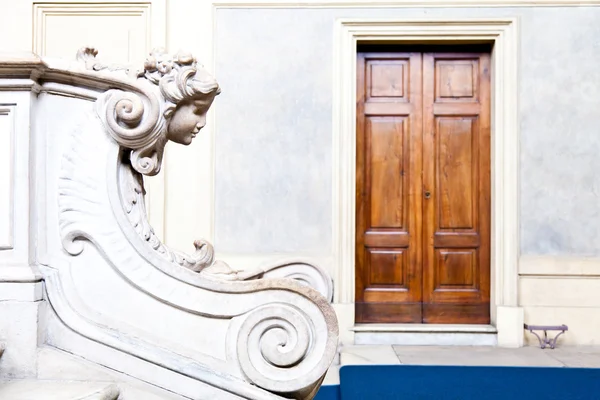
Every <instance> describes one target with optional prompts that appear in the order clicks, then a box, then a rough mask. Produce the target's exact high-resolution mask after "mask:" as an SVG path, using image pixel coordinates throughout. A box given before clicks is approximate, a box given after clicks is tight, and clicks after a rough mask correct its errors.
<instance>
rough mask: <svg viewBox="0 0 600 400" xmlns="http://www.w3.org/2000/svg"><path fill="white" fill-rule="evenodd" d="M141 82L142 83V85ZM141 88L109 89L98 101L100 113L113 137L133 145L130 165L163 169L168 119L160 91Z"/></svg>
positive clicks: (124, 144) (150, 171) (142, 169)
mask: <svg viewBox="0 0 600 400" xmlns="http://www.w3.org/2000/svg"><path fill="white" fill-rule="evenodd" d="M141 86H142V85H140V87H141ZM137 90H138V91H139V92H125V91H122V90H110V91H108V92H106V93H105V95H104V96H103V98H101V99H99V101H98V102H97V107H98V108H99V109H98V114H99V115H100V116H101V120H102V121H103V123H104V125H105V127H106V130H107V131H108V132H109V133H110V135H111V136H112V138H113V139H114V140H115V141H116V142H117V143H119V145H121V146H122V147H124V148H128V149H132V151H131V165H132V166H133V167H134V168H135V169H136V170H137V171H138V172H139V173H141V174H144V175H155V174H157V173H158V172H159V171H160V164H161V161H162V154H163V150H164V146H165V144H166V141H167V140H166V138H165V137H164V127H165V122H166V121H165V119H164V118H163V117H161V114H162V110H161V105H160V102H159V100H158V98H157V95H156V94H155V93H154V92H153V91H152V90H151V89H149V90H143V89H141V88H137Z"/></svg>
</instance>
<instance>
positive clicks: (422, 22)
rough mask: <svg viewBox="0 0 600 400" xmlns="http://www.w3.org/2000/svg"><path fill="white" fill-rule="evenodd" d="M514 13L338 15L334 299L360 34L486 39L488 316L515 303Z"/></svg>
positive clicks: (347, 219)
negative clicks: (454, 16) (489, 234)
mask: <svg viewBox="0 0 600 400" xmlns="http://www.w3.org/2000/svg"><path fill="white" fill-rule="evenodd" d="M517 24H518V22H517V19H516V18H503V19H490V18H484V19H469V20H449V19H419V20H380V19H367V20H358V19H353V20H339V21H338V22H337V26H336V29H335V39H334V51H335V53H334V62H333V76H334V87H333V90H334V93H333V127H334V128H333V129H334V132H333V182H334V192H333V213H334V222H333V229H334V231H333V243H334V246H335V248H334V252H335V255H334V263H333V270H334V271H333V276H334V280H335V283H336V286H335V287H336V297H335V299H334V301H335V302H336V303H353V302H354V296H355V262H354V257H355V207H356V205H355V186H356V184H355V175H356V146H355V143H356V45H357V42H359V41H362V40H370V41H372V40H375V41H382V42H384V41H390V40H393V41H395V42H401V41H403V40H410V41H419V42H429V41H445V42H449V43H452V42H459V41H460V42H469V41H471V42H473V41H482V40H484V41H489V42H493V43H494V49H493V51H492V146H491V148H492V238H491V243H492V254H491V269H492V279H491V285H492V292H491V302H492V321H493V322H494V318H495V317H496V308H497V307H500V306H517V305H518V271H517V265H518V263H517V261H518V237H519V236H518V233H519V229H518V228H519V214H518V210H519V209H518V154H519V148H518V145H519V142H518V138H519V124H518V115H517V106H518V102H517V101H518V90H517V83H518V79H517V66H518V50H519V44H518V35H517Z"/></svg>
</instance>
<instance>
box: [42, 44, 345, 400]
mask: <svg viewBox="0 0 600 400" xmlns="http://www.w3.org/2000/svg"><path fill="white" fill-rule="evenodd" d="M96 55H97V51H96V50H95V49H92V48H83V49H81V50H80V51H79V53H78V54H77V62H76V63H75V64H69V65H64V64H60V63H57V64H56V65H54V64H49V65H48V66H46V67H45V69H43V70H42V71H39V72H38V73H37V74H38V75H39V76H40V77H41V78H40V79H41V80H42V79H43V81H42V82H43V83H42V84H41V85H40V92H41V93H42V94H41V95H40V99H41V100H40V101H41V103H40V104H41V106H40V109H43V108H44V107H47V108H48V110H52V107H62V106H63V103H62V102H65V101H68V102H70V103H68V104H69V107H70V108H69V110H70V113H69V115H68V116H66V117H65V118H60V119H59V118H57V119H54V120H53V122H52V124H50V125H52V126H50V125H49V127H48V128H46V129H48V130H49V131H48V132H50V130H53V129H54V130H56V131H58V132H62V130H63V129H64V130H65V132H64V134H62V136H61V135H47V137H48V139H47V140H50V141H51V143H50V147H49V148H59V149H60V148H62V151H58V152H53V153H51V152H50V150H48V154H49V155H48V156H47V157H48V158H49V159H52V157H57V158H58V161H57V163H56V165H59V166H57V167H56V168H54V167H50V168H49V169H48V171H47V172H45V174H46V175H47V177H48V178H47V179H48V180H49V181H52V179H55V180H54V182H57V185H56V189H55V190H56V195H57V198H58V200H57V201H56V200H52V199H55V198H56V197H55V198H52V195H51V193H52V190H53V189H52V188H49V189H47V190H48V192H49V195H48V198H49V199H51V200H49V202H48V204H47V205H45V207H46V209H45V210H44V211H43V214H47V215H49V217H48V221H49V222H48V228H47V229H46V230H45V231H43V232H42V234H41V236H43V237H48V239H44V240H42V241H41V242H40V243H42V244H44V243H48V244H47V245H45V244H44V245H40V250H39V251H40V252H41V253H42V256H41V258H42V259H44V260H46V261H44V262H42V263H41V265H40V270H41V271H42V273H43V275H44V278H45V281H46V291H47V294H48V299H49V301H50V303H51V304H52V310H53V312H54V313H55V314H56V320H57V321H60V322H59V323H58V322H57V323H56V324H55V325H56V328H55V329H56V330H57V332H59V333H60V334H58V333H57V334H50V335H48V345H51V346H56V347H59V348H61V349H64V350H66V351H69V352H72V353H75V354H79V355H81V356H82V357H84V358H88V359H91V360H96V359H97V360H98V362H100V363H103V364H104V365H107V366H109V367H111V368H113V369H117V370H122V368H125V367H124V366H123V365H125V364H126V365H133V364H131V363H129V362H128V363H125V364H123V365H121V364H111V362H114V363H116V362H117V361H111V360H119V359H120V357H122V356H120V355H117V353H118V354H126V355H128V356H131V357H134V358H135V359H136V360H141V361H140V363H141V364H138V366H137V367H135V368H134V367H132V368H131V370H128V371H126V372H127V373H128V374H130V375H133V376H138V377H139V378H140V379H144V380H148V379H149V378H148V376H153V377H155V378H153V379H157V380H158V381H156V382H153V383H155V384H156V385H159V386H162V387H165V388H169V389H170V390H173V391H175V392H177V393H182V394H184V395H186V396H188V397H191V398H198V396H200V398H206V397H211V396H212V397H215V396H216V398H240V397H241V398H250V399H263V398H264V399H275V398H282V397H283V398H297V399H309V398H312V397H313V396H314V395H315V393H316V391H317V390H318V387H319V385H320V383H321V381H322V379H323V377H324V375H325V373H326V371H327V369H328V367H329V365H330V364H331V362H332V360H333V358H334V355H335V352H336V349H337V338H338V327H337V321H336V317H335V313H334V311H333V309H332V307H331V305H330V304H329V303H330V302H331V300H332V296H333V285H332V281H331V278H330V277H329V275H328V274H327V272H326V271H325V270H323V269H322V268H321V267H319V266H317V265H314V264H313V263H311V262H310V260H301V259H289V260H282V261H281V262H273V263H269V264H265V265H262V266H259V267H258V268H252V269H248V268H242V269H239V270H238V269H234V268H232V267H230V266H229V265H227V264H226V263H224V262H221V261H217V260H215V251H214V248H213V246H212V245H211V244H210V243H209V242H208V241H206V240H203V239H198V240H196V241H195V242H194V247H195V251H194V252H193V253H191V254H185V253H182V252H179V251H177V250H174V249H171V248H169V246H167V245H166V244H164V243H162V242H161V241H160V240H159V238H158V237H157V235H156V234H155V232H154V230H153V228H152V226H151V225H150V223H149V221H148V217H147V213H146V209H145V204H144V196H145V190H144V183H143V175H155V174H158V173H159V172H160V168H161V162H162V156H163V152H164V147H165V145H166V144H167V142H168V141H172V142H175V143H179V144H183V145H189V144H190V143H191V142H192V141H193V139H194V137H195V136H196V135H197V134H199V132H200V131H201V129H202V128H203V127H204V125H205V123H206V114H207V111H208V109H209V108H210V107H211V105H212V103H213V101H214V100H215V97H216V96H217V95H218V94H219V92H220V88H219V85H218V83H217V82H216V81H215V79H214V78H213V77H212V76H211V75H210V74H208V72H207V71H206V70H205V69H204V68H203V67H202V66H201V65H200V64H199V63H198V62H197V61H196V60H195V58H194V57H193V56H192V55H191V54H189V53H185V52H179V53H177V54H175V55H174V56H169V55H168V54H167V53H165V52H164V51H162V50H155V51H153V52H152V53H150V55H149V57H148V58H147V60H146V62H145V63H144V65H143V67H142V68H140V69H139V70H134V69H131V68H126V67H123V66H118V65H117V66H113V65H106V64H103V63H101V62H99V61H98V60H97V59H96ZM59 97H61V98H63V99H65V98H68V100H60V101H59V100H57V98H59ZM47 112H49V113H50V112H52V111H47ZM55 136H56V139H55V138H54V137H55ZM43 151H46V150H45V148H44V150H43ZM54 154H60V156H54ZM49 165H54V164H52V163H51V164H49ZM52 177H55V178H52ZM40 190H41V189H40ZM45 190H46V189H45ZM53 201H54V205H53V203H52V202H53ZM52 215H57V220H56V224H57V225H56V229H54V228H53V225H52V224H54V223H55V222H53V219H52V217H51V216H52ZM55 232H59V239H60V241H59V243H60V247H61V249H60V252H59V251H58V250H57V249H56V248H54V247H52V243H54V241H55V239H54V238H53V235H55ZM45 246H46V247H45ZM46 248H47V249H46ZM242 267H243V266H242ZM51 315H54V314H51ZM63 325H66V326H67V327H68V328H69V331H72V332H76V333H78V334H79V335H80V337H81V338H85V340H88V342H86V341H85V340H84V339H81V340H83V341H82V342H79V341H78V340H79V339H74V338H71V339H69V340H66V339H63V338H64V337H69V335H70V334H67V333H66V331H62V330H61V329H62V328H61V326H63ZM49 326H54V325H52V323H49ZM91 343H100V344H101V345H102V346H104V347H102V349H101V350H97V351H94V350H89V349H93V346H92V345H91ZM108 349H110V351H114V352H117V353H115V354H112V353H111V354H108V353H106V352H108V351H109V350H108ZM146 363H150V364H152V365H153V367H152V368H153V369H152V368H150V367H148V368H150V369H148V371H155V370H156V371H162V370H165V372H164V375H161V374H160V373H157V374H155V372H146V371H145V370H144V366H145V365H146ZM156 368H158V369H156ZM172 373H175V374H179V375H177V376H181V377H185V379H188V380H189V379H191V383H189V384H190V386H189V387H190V389H189V390H190V392H185V393H183V392H181V391H182V390H183V389H182V388H183V387H187V386H185V385H183V386H181V385H182V384H179V383H176V382H175V381H173V380H172V379H171V378H172V375H170V374H172ZM144 374H146V375H144ZM147 374H150V375H147ZM182 379H183V378H182ZM180 383H181V382H180ZM194 385H196V386H194ZM192 387H194V388H196V389H191V388H192ZM198 393H200V394H198Z"/></svg>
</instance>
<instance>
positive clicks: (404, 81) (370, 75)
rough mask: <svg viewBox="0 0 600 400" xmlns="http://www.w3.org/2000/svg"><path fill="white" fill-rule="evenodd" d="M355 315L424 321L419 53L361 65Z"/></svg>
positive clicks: (381, 56)
mask: <svg viewBox="0 0 600 400" xmlns="http://www.w3.org/2000/svg"><path fill="white" fill-rule="evenodd" d="M357 75H358V76H357V79H358V81H357V83H358V92H357V94H358V97H357V107H358V108H357V111H358V112H357V154H356V157H357V158H356V160H357V174H356V188H357V191H356V207H357V214H356V321H357V322H421V319H422V316H421V289H422V282H421V279H422V274H421V273H420V272H419V270H420V264H421V248H420V245H421V240H420V237H421V224H420V220H421V213H420V212H419V213H415V212H414V210H420V208H421V197H420V193H421V181H420V163H421V151H420V148H421V141H422V132H421V126H422V125H421V124H422V115H421V103H422V98H421V85H420V84H411V82H420V81H421V55H420V54H419V53H415V54H413V53H393V54H386V53H376V54H369V53H361V54H360V55H359V58H358V64H357Z"/></svg>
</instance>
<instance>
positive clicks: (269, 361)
mask: <svg viewBox="0 0 600 400" xmlns="http://www.w3.org/2000/svg"><path fill="white" fill-rule="evenodd" d="M321 317H322V314H321ZM317 320H318V318H317V319H315V318H314V317H313V318H311V316H309V315H308V314H307V313H305V312H304V311H303V310H301V309H299V308H297V307H295V306H292V305H290V304H283V303H274V304H268V305H265V306H262V307H259V308H256V309H255V310H253V311H251V312H250V313H248V314H247V315H246V317H245V319H244V320H243V322H242V323H241V325H240V326H239V329H238V331H237V335H236V337H237V343H236V349H237V350H236V352H237V358H238V362H239V366H240V369H241V370H242V372H243V374H244V375H245V376H246V378H247V379H248V380H249V381H250V382H252V383H253V384H255V385H257V386H259V387H261V388H263V389H266V390H269V391H272V392H277V393H281V394H284V395H285V394H286V393H302V392H304V391H309V390H310V388H311V386H312V385H313V384H314V383H315V382H318V381H319V379H320V377H322V376H323V375H324V374H325V372H326V371H327V368H328V367H329V364H330V361H331V357H330V356H332V355H329V354H328V353H329V352H330V350H331V349H332V348H333V349H335V346H328V345H327V344H328V342H329V341H330V340H331V339H332V337H331V335H329V334H328V332H327V330H326V327H325V322H324V320H322V322H323V325H322V326H321V325H319V324H317V323H315V322H316V321H317ZM317 325H319V326H317ZM321 329H322V330H321Z"/></svg>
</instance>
